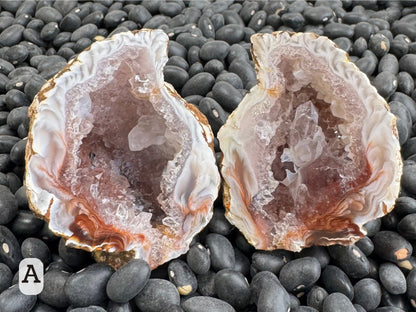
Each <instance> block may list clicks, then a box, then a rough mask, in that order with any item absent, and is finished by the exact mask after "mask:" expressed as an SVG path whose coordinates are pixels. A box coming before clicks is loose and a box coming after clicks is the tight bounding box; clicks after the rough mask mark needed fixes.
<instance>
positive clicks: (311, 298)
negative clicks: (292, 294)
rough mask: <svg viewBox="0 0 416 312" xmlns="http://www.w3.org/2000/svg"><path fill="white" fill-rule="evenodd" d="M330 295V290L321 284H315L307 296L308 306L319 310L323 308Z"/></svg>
mask: <svg viewBox="0 0 416 312" xmlns="http://www.w3.org/2000/svg"><path fill="white" fill-rule="evenodd" d="M327 296H328V292H327V291H326V290H325V289H324V288H322V287H320V286H313V287H312V288H311V289H310V290H309V291H308V294H307V296H306V302H307V304H308V306H310V307H313V308H315V309H317V310H319V311H321V310H322V307H323V304H324V300H325V298H326V297H327Z"/></svg>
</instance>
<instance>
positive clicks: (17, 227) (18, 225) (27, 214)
mask: <svg viewBox="0 0 416 312" xmlns="http://www.w3.org/2000/svg"><path fill="white" fill-rule="evenodd" d="M43 223H44V221H42V220H41V219H39V218H37V217H36V216H35V215H34V214H33V213H32V212H31V211H23V210H19V211H18V213H17V216H16V217H15V218H14V220H13V221H12V222H11V224H10V229H11V230H12V231H13V233H14V234H15V235H17V236H30V235H35V234H37V233H38V232H39V231H40V229H41V228H42V226H43Z"/></svg>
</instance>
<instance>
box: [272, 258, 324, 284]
mask: <svg viewBox="0 0 416 312" xmlns="http://www.w3.org/2000/svg"><path fill="white" fill-rule="evenodd" d="M320 275H321V265H320V264H319V261H318V260H316V259H315V258H313V257H303V258H299V259H295V260H292V261H290V262H288V263H287V264H285V265H284V266H283V268H282V269H281V270H280V273H279V280H280V282H281V283H282V285H283V286H284V287H285V288H286V290H287V291H289V292H300V291H303V290H305V289H307V288H309V287H311V286H312V285H313V284H314V283H315V282H316V281H317V280H318V279H319V277H320Z"/></svg>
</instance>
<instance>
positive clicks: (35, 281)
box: [22, 264, 40, 283]
mask: <svg viewBox="0 0 416 312" xmlns="http://www.w3.org/2000/svg"><path fill="white" fill-rule="evenodd" d="M31 272H32V273H31ZM28 277H33V278H34V279H35V280H34V281H33V282H34V283H40V280H39V278H38V276H37V274H36V271H35V268H34V267H33V264H28V265H27V271H26V275H25V278H24V279H23V280H22V283H29V281H28V280H27V279H28Z"/></svg>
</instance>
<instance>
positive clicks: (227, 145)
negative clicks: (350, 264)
mask: <svg viewBox="0 0 416 312" xmlns="http://www.w3.org/2000/svg"><path fill="white" fill-rule="evenodd" d="M251 41H252V55H253V61H254V64H255V67H256V71H257V78H258V84H257V85H256V86H254V87H253V88H252V89H251V90H250V92H249V93H248V94H247V95H246V96H245V97H244V99H243V100H242V102H241V103H240V104H239V107H238V108H237V109H236V110H235V111H234V112H233V113H232V114H231V115H230V117H229V118H228V120H227V123H226V124H225V125H224V126H223V128H222V129H220V131H219V133H218V139H219V141H220V146H221V150H222V152H223V160H222V163H221V172H222V176H223V179H224V181H223V188H224V191H223V195H224V206H225V208H226V217H227V219H228V220H229V221H230V222H231V223H232V224H234V225H235V226H236V227H237V228H239V229H240V231H241V232H242V233H243V234H244V235H245V237H246V238H247V240H248V241H249V242H250V243H251V244H252V245H253V246H255V247H256V248H258V249H269V250H270V249H276V248H284V249H289V250H293V251H299V250H301V249H302V248H304V247H308V246H310V245H314V244H320V245H331V244H338V243H341V244H349V243H353V242H355V241H357V240H358V239H359V238H361V237H362V236H363V235H365V229H364V228H363V224H364V223H366V222H367V221H369V220H371V219H374V218H377V217H380V216H383V215H385V214H387V213H388V212H390V211H391V210H392V209H393V206H394V202H395V199H396V198H397V196H398V194H399V189H400V177H401V173H402V160H401V155H400V145H399V141H398V133H397V128H396V118H395V116H394V115H393V114H392V113H390V110H389V107H388V105H387V103H386V101H385V100H384V99H383V98H382V97H381V96H380V95H379V94H378V93H377V91H376V89H375V88H374V87H373V86H372V85H371V84H370V81H369V80H368V78H367V76H366V75H365V74H363V73H362V72H360V71H359V69H358V68H357V67H356V66H355V65H354V64H353V63H352V62H350V61H349V59H348V55H347V54H346V53H345V52H344V51H343V50H341V49H338V48H337V47H336V45H335V44H334V43H333V42H332V41H330V40H329V39H328V38H327V37H322V36H321V37H320V36H317V35H315V34H312V33H289V32H280V31H279V32H274V33H272V34H255V35H253V36H252V37H251ZM287 45H290V46H291V47H294V48H296V47H299V48H305V47H306V48H307V50H308V51H310V52H311V53H312V54H313V55H315V56H316V57H319V58H323V59H326V60H327V62H328V64H329V66H330V68H331V70H332V71H333V72H334V73H335V74H336V75H338V76H339V77H341V78H342V79H343V80H344V81H346V82H347V83H349V84H350V85H352V87H353V88H354V90H356V92H357V94H358V95H359V97H360V98H361V100H362V102H363V103H364V106H365V114H366V116H365V118H364V120H365V124H364V125H363V131H362V138H361V139H362V143H363V145H364V146H366V147H367V151H366V155H367V159H368V163H369V165H370V168H371V177H370V179H369V181H371V182H370V183H368V184H366V185H365V186H363V187H362V188H361V189H360V191H359V193H360V194H361V195H363V197H364V198H365V202H362V203H359V204H360V205H361V204H362V207H364V208H363V209H361V211H359V210H353V211H351V207H353V206H354V202H355V199H354V195H356V194H350V195H349V196H348V197H347V198H344V199H342V200H340V202H339V205H343V203H345V204H344V206H345V207H343V209H342V210H341V211H342V215H343V216H344V217H345V218H346V219H348V218H349V219H351V221H352V222H354V223H355V224H356V225H357V226H358V231H356V232H355V233H351V232H350V233H344V235H338V236H336V237H320V238H319V240H318V241H316V240H315V241H312V240H311V239H308V238H309V237H310V236H311V234H312V232H313V229H306V230H305V229H304V228H302V229H301V228H300V229H299V232H300V233H302V234H300V235H299V236H298V237H297V238H295V239H293V237H291V238H287V237H285V235H284V234H285V233H283V235H282V236H283V239H274V240H273V243H272V244H270V243H269V242H270V237H265V235H264V234H263V233H262V232H261V225H260V224H256V223H255V222H254V219H253V218H252V214H251V212H250V210H249V205H247V203H250V202H251V200H252V198H253V196H254V195H255V194H257V192H258V191H259V190H261V188H263V187H264V185H259V184H258V183H257V177H256V172H254V171H253V168H251V165H250V153H251V152H252V147H250V146H244V142H243V140H244V138H240V137H239V131H240V130H241V129H244V125H243V124H241V123H240V121H241V120H242V118H243V116H244V115H245V114H246V113H247V112H248V111H249V110H250V108H252V107H253V106H255V105H262V104H261V103H264V102H265V101H268V100H269V99H270V98H278V97H279V95H280V93H281V86H280V85H279V80H278V79H276V73H275V69H274V68H273V67H274V66H273V59H272V58H271V57H269V56H270V55H272V54H273V53H279V49H281V48H282V47H284V46H287ZM332 109H334V110H337V108H333V107H332V105H331V110H332ZM381 133H383V135H380V134H381ZM235 154H237V155H239V157H240V159H241V162H242V167H244V168H245V170H246V171H245V172H244V181H245V183H246V184H245V186H241V185H240V186H239V185H238V183H236V180H235V179H234V178H233V177H232V168H233V167H234V166H235V161H236V159H235V157H234V155H235ZM351 213H353V214H354V216H353V217H351V216H349V214H351ZM339 230H342V229H339ZM286 234H287V233H286ZM269 235H271V234H269Z"/></svg>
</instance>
